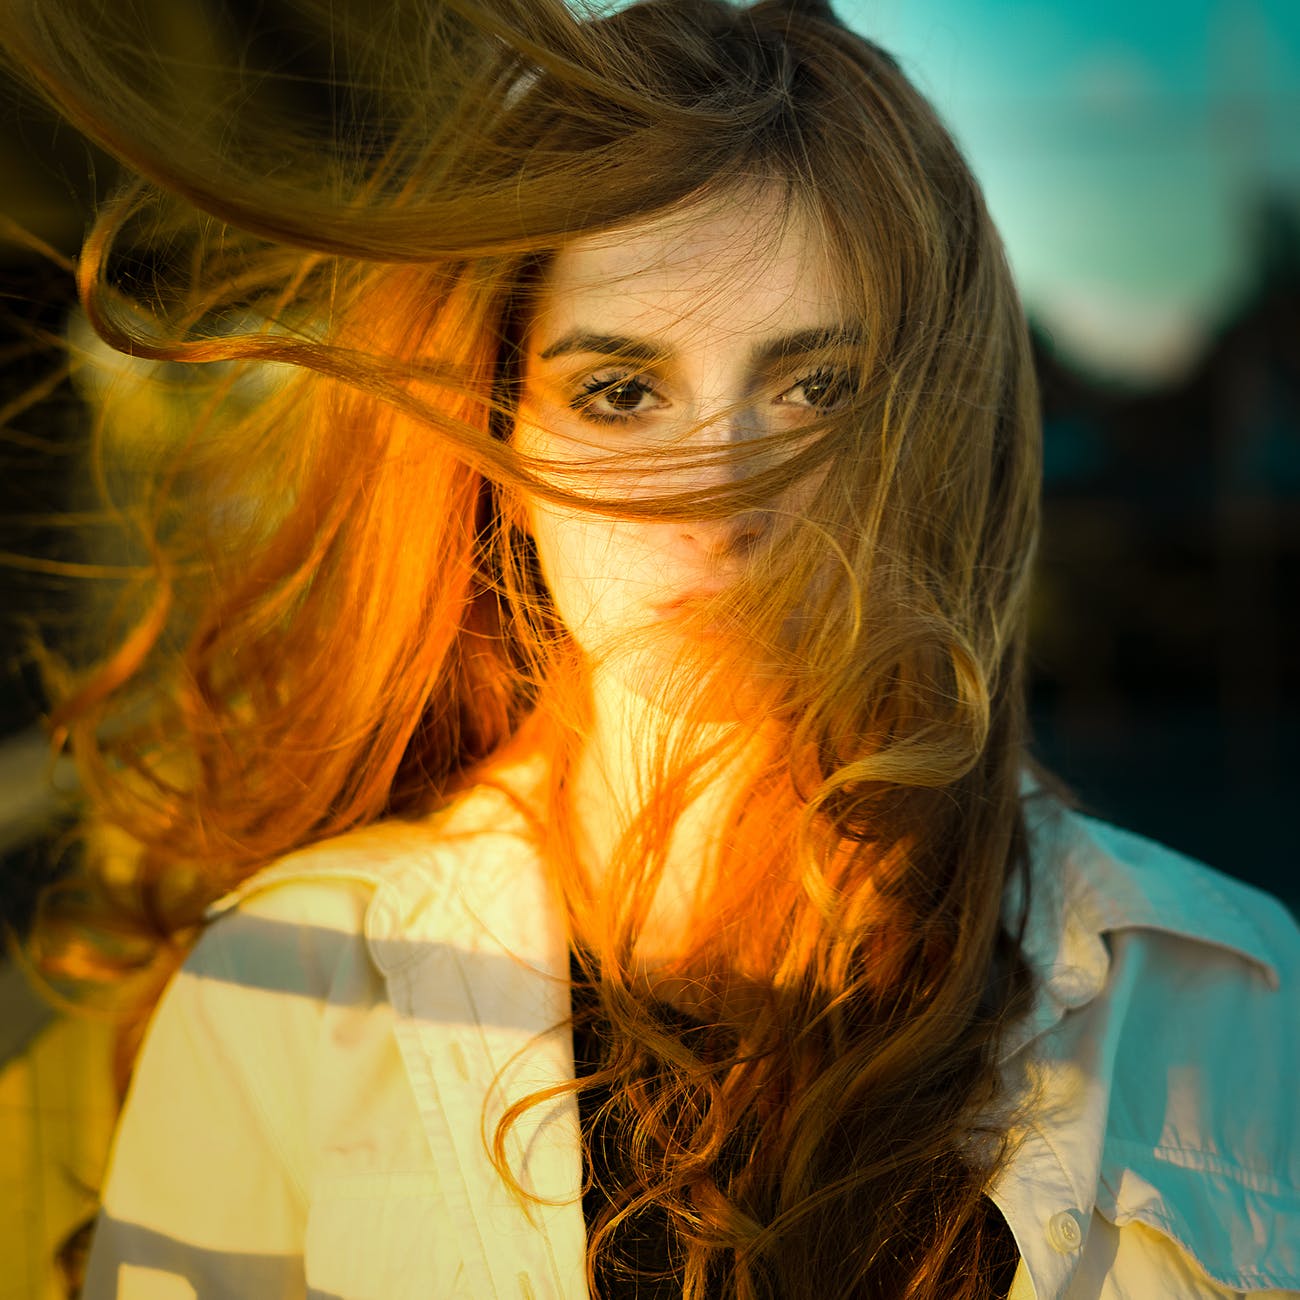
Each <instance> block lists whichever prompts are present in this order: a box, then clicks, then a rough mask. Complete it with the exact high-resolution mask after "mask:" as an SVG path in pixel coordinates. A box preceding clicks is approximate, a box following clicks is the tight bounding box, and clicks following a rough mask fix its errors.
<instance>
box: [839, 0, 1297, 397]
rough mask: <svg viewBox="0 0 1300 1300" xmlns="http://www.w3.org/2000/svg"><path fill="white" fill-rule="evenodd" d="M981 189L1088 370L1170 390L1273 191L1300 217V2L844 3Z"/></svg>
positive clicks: (1034, 292) (1232, 289) (1016, 261)
mask: <svg viewBox="0 0 1300 1300" xmlns="http://www.w3.org/2000/svg"><path fill="white" fill-rule="evenodd" d="M836 10H837V12H838V13H839V14H840V16H841V17H842V18H843V19H844V20H845V21H847V22H849V23H850V24H851V25H853V26H854V27H856V28H857V29H858V30H860V31H862V32H863V33H864V34H866V35H868V36H870V37H872V38H873V39H875V40H877V41H879V42H880V43H881V44H882V45H884V46H885V47H886V48H887V49H889V50H890V51H891V52H892V53H894V54H895V55H896V56H897V57H898V58H899V59H900V61H901V62H902V64H903V66H904V67H905V69H906V70H907V71H908V73H909V74H910V75H911V76H912V78H913V80H914V81H916V83H917V84H918V85H919V87H920V88H921V89H922V91H924V92H925V93H926V95H927V96H928V97H929V98H930V100H931V101H932V102H933V103H934V104H935V105H936V107H937V108H938V109H939V111H940V112H941V113H942V114H943V116H944V117H945V119H946V120H947V122H948V123H949V125H950V126H951V127H952V129H953V131H954V133H955V134H956V136H957V138H958V140H959V141H960V143H961V144H962V146H963V147H964V149H965V150H966V153H967V156H968V157H969V158H970V160H971V162H972V164H973V166H974V168H975V171H976V173H977V174H978V176H979V177H980V179H981V181H982V182H983V184H984V188H985V193H986V194H987V196H988V200H989V204H990V207H991V208H992V210H993V213H994V216H995V218H996V219H997V221H998V224H999V226H1000V228H1001V229H1002V232H1003V236H1004V238H1005V240H1006V242H1007V247H1008V250H1009V253H1010V256H1011V261H1012V264H1013V266H1014V267H1015V270H1016V274H1017V277H1018V279H1019V281H1020V285H1021V291H1022V293H1023V295H1024V297H1025V300H1026V302H1027V304H1028V305H1029V307H1030V309H1031V310H1032V311H1033V312H1034V313H1035V314H1036V315H1038V316H1039V317H1040V318H1042V319H1043V320H1044V322H1045V323H1046V324H1047V325H1048V326H1049V327H1050V328H1051V329H1052V331H1053V333H1054V334H1055V335H1056V336H1057V338H1058V339H1059V341H1060V342H1061V343H1062V344H1063V345H1064V346H1065V347H1066V348H1067V349H1068V350H1070V351H1072V352H1074V353H1075V354H1076V355H1077V356H1078V357H1079V359H1080V360H1082V361H1084V362H1085V363H1086V364H1088V365H1090V366H1091V367H1093V368H1094V369H1096V370H1099V371H1102V372H1107V373H1110V374H1113V375H1119V376H1127V377H1133V378H1143V377H1147V376H1161V375H1174V374H1177V372H1178V371H1179V370H1180V369H1181V368H1182V367H1183V366H1185V365H1186V364H1187V363H1188V361H1189V360H1191V359H1192V358H1193V357H1194V355H1195V352H1196V349H1197V347H1198V345H1199V342H1200V341H1201V339H1202V338H1203V337H1204V335H1205V333H1206V332H1207V331H1208V330H1210V329H1212V328H1213V325H1214V322H1215V321H1216V320H1218V319H1220V318H1222V316H1223V315H1224V314H1225V313H1226V312H1228V311H1229V310H1230V309H1231V304H1232V301H1233V299H1234V296H1235V295H1237V294H1238V293H1240V291H1241V286H1242V284H1243V281H1244V279H1245V276H1246V274H1247V270H1248V267H1249V238H1248V223H1249V218H1250V212H1251V206H1252V203H1253V201H1254V200H1255V198H1256V197H1257V196H1258V195H1259V194H1260V193H1261V192H1262V191H1263V190H1265V189H1266V188H1271V189H1273V190H1282V191H1284V192H1287V193H1290V194H1291V195H1293V196H1295V198H1296V199H1297V201H1300V0H1164V2H1163V3H1162V2H1160V0H1128V2H1127V3H1125V2H1124V0H1089V3H1087V4H1084V3H1079V2H1078V0H1056V2H1055V3H1051V4H1048V3H1044V2H1043V0H1039V2H1038V3H1014V2H1011V0H837V4H836Z"/></svg>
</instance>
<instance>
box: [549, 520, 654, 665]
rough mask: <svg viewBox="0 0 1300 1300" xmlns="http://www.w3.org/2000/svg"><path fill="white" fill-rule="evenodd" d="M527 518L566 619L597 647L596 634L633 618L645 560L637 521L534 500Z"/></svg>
mask: <svg viewBox="0 0 1300 1300" xmlns="http://www.w3.org/2000/svg"><path fill="white" fill-rule="evenodd" d="M527 519H528V527H529V530H530V531H531V533H532V536H533V540H534V542H535V543H536V546H537V558H538V561H539V562H540V564H541V569H542V577H543V578H544V579H545V581H546V586H547V589H548V590H549V591H550V593H551V598H552V600H553V601H554V602H555V609H556V612H557V613H558V614H559V616H560V620H561V622H563V623H564V625H565V627H566V628H568V630H569V632H570V633H571V634H572V635H573V636H574V637H575V638H576V639H577V640H578V642H579V644H582V645H583V646H584V648H587V649H594V648H595V647H594V646H593V645H588V644H587V642H588V641H589V640H590V639H591V638H593V637H595V638H599V636H600V633H601V632H602V631H612V630H614V629H616V628H617V627H619V626H623V625H625V624H626V622H627V619H628V609H629V606H630V604H631V602H632V598H633V596H634V591H635V587H636V585H637V579H638V577H639V576H640V575H641V573H642V571H643V569H644V564H645V548H644V547H643V546H642V545H641V544H640V540H639V538H638V536H637V533H636V526H635V525H633V524H628V523H624V522H622V521H619V520H612V519H605V518H603V517H601V516H599V515H588V514H583V513H581V512H578V511H573V510H565V509H563V508H560V507H556V506H551V505H549V504H533V505H531V506H530V507H529V508H528V511H527Z"/></svg>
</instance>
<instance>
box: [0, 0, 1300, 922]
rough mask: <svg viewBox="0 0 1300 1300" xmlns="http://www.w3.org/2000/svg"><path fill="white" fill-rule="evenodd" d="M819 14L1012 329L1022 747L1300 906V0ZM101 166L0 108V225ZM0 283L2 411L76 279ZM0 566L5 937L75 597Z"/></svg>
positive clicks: (110, 173) (1140, 823)
mask: <svg viewBox="0 0 1300 1300" xmlns="http://www.w3.org/2000/svg"><path fill="white" fill-rule="evenodd" d="M157 8H158V13H159V15H160V17H159V25H158V27H157V28H156V34H157V35H156V39H161V40H164V41H166V42H168V43H169V44H170V45H171V46H172V47H174V48H175V49H177V50H184V49H185V48H186V42H187V40H191V39H197V29H195V28H194V27H193V22H194V19H195V17H196V15H197V13H198V10H197V9H196V8H194V7H192V6H189V5H186V4H177V5H170V4H165V5H159V6H157ZM218 8H219V9H220V10H221V11H222V12H223V13H224V14H226V16H227V18H228V19H229V20H230V22H231V26H232V29H233V30H238V31H253V32H254V41H255V43H256V47H257V48H256V55H257V58H258V59H260V60H261V61H262V62H263V64H264V65H265V66H268V67H272V68H274V69H275V70H276V71H277V72H278V73H283V74H284V77H285V80H286V81H287V82H291V81H293V80H294V79H295V78H296V77H298V76H299V75H300V74H301V75H302V76H304V77H306V78H308V79H310V78H312V77H313V76H320V75H322V74H323V73H325V72H326V71H327V69H326V68H325V67H324V66H321V67H317V66H316V63H317V62H319V61H320V60H321V58H322V51H323V45H322V42H320V41H319V40H317V41H315V42H313V41H311V40H309V39H306V38H303V37H302V36H301V35H295V29H294V28H293V27H292V22H293V21H294V20H293V19H292V18H290V17H288V15H289V14H290V13H291V12H292V8H293V7H292V6H291V5H287V4H279V5H277V4H253V3H251V0H226V3H225V4H224V5H221V6H218ZM837 9H838V12H839V13H840V14H841V16H842V17H843V18H844V19H846V20H847V21H848V22H849V23H850V24H852V25H853V26H855V27H857V28H858V29H859V30H861V31H862V32H864V33H865V34H867V35H869V36H871V37H872V38H873V39H876V40H877V41H879V42H880V43H881V44H882V45H884V46H885V47H886V48H887V49H890V50H891V51H893V52H894V53H895V54H896V55H897V56H898V57H899V59H900V61H901V62H902V63H903V65H904V67H905V68H906V70H907V71H908V72H909V74H910V75H911V76H912V77H913V79H914V80H915V81H916V82H917V84H918V85H919V86H920V88H921V89H922V91H923V92H924V93H925V94H927V95H928V96H929V97H930V99H931V100H932V101H933V102H934V103H935V104H936V106H937V107H938V109H939V110H940V112H941V113H942V114H943V116H944V117H945V118H946V120H947V121H948V123H949V124H950V126H951V127H952V129H953V131H954V133H955V134H956V136H957V137H958V140H959V141H960V143H961V144H962V146H963V147H964V149H965V150H966V152H967V154H968V156H969V157H970V159H971V161H972V163H973V165H974V167H975V170H976V172H977V174H978V175H979V176H980V178H981V180H982V182H983V184H984V186H985V190H986V193H987V196H988V200H989V204H990V206H991V208H992V210H993V213H994V216H995V218H996V219H997V221H998V223H999V226H1000V228H1001V230H1002V231H1003V233H1004V236H1005V239H1006V243H1007V247H1008V253H1009V256H1010V259H1011V262H1012V264H1013V267H1014V269H1015V272H1016V275H1017V279H1018V281H1019V283H1020V286H1021V290H1022V293H1023V296H1024V300H1025V304H1026V307H1027V309H1028V312H1029V315H1030V318H1031V320H1032V322H1033V327H1034V333H1035V339H1036V344H1037V350H1038V356H1039V361H1040V370H1041V374H1042V379H1043V401H1044V414H1045V423H1046V467H1047V474H1046V531H1045V536H1044V540H1043V547H1042V554H1041V561H1040V571H1039V583H1038V592H1037V600H1036V607H1035V612H1034V697H1033V705H1034V718H1035V727H1036V737H1037V749H1038V753H1039V755H1040V757H1041V758H1042V759H1043V760H1044V761H1046V762H1047V763H1048V764H1049V766H1051V767H1053V768H1054V769H1055V770H1056V771H1057V772H1058V773H1059V774H1060V775H1062V776H1063V777H1064V778H1065V779H1066V781H1067V782H1069V783H1071V784H1072V785H1073V786H1074V787H1075V789H1076V791H1077V792H1078V793H1079V795H1080V796H1081V797H1082V798H1083V800H1084V801H1085V804H1086V805H1087V806H1088V807H1090V808H1091V809H1092V810H1094V811H1096V812H1097V813H1099V814H1101V815H1103V816H1106V817H1109V818H1112V819H1114V820H1118V821H1121V822H1123V823H1125V824H1127V825H1129V826H1131V827H1133V828H1134V829H1137V830H1140V831H1142V832H1145V833H1147V834H1149V835H1152V836H1154V837H1156V838H1159V839H1161V840H1164V841H1165V842H1167V843H1169V844H1171V845H1173V846H1174V847H1176V848H1178V849H1181V850H1183V851H1185V852H1187V853H1190V854H1192V855H1194V856H1197V857H1200V858H1203V859H1205V860H1207V861H1209V862H1211V863H1213V864H1214V865H1217V866H1219V867H1220V868H1222V869H1223V870H1226V871H1228V872H1231V873H1233V874H1235V875H1238V876H1241V877H1243V878H1245V879H1248V880H1252V881H1255V882H1257V883H1259V884H1261V885H1263V886H1265V887H1266V888H1269V889H1271V890H1273V891H1274V892H1276V893H1278V894H1280V895H1281V896H1283V898H1285V899H1286V900H1287V901H1288V902H1289V904H1290V905H1291V906H1292V907H1293V908H1300V871H1297V870H1296V866H1297V854H1296V851H1295V849H1294V848H1293V847H1292V839H1293V836H1292V827H1291V824H1290V819H1291V815H1292V805H1293V804H1294V803H1295V800H1294V799H1293V798H1292V797H1291V790H1292V786H1293V785H1294V783H1295V780H1296V777H1297V775H1300V762H1298V760H1297V751H1298V750H1300V700H1298V699H1297V696H1296V693H1295V691H1294V689H1293V684H1294V682H1295V680H1296V669H1297V667H1298V666H1300V650H1298V649H1297V646H1298V645H1300V637H1297V622H1298V621H1300V615H1298V614H1297V597H1300V581H1298V578H1300V573H1298V569H1300V129H1297V127H1298V126H1300V5H1297V4H1296V3H1295V0H1180V3H1179V4H1178V5H1176V6H1170V5H1165V4H1163V3H1158V2H1157V0H1139V2H1137V3H1134V0H1089V3H1087V4H1086V5H1085V4H1083V3H1081V2H1076V0H1054V2H1053V3H1050V4H1048V3H1043V2H1042V0H1038V2H1036V3H1010V2H1007V0H838V4H837ZM196 66H197V63H196ZM299 107H300V108H301V105H299ZM118 179H119V177H118V174H117V171H116V168H115V166H114V164H113V163H111V162H110V161H109V160H108V159H106V158H104V157H103V156H102V155H99V154H97V153H96V152H94V151H93V150H91V149H89V148H88V147H87V146H86V145H84V144H83V143H81V142H80V141H78V140H77V138H76V137H75V135H74V133H72V132H71V131H69V130H68V129H66V128H63V127H61V126H59V125H57V124H56V123H55V122H54V121H53V120H52V119H51V118H49V117H47V116H44V115H42V114H41V113H40V112H39V111H37V110H35V109H33V108H32V106H31V105H30V104H27V103H25V102H23V101H21V100H19V99H17V98H15V97H13V96H5V97H3V98H0V214H4V215H7V216H9V217H12V218H13V219H14V220H16V221H17V222H20V223H21V224H22V225H23V226H24V227H25V228H26V229H27V230H29V231H31V232H34V233H36V234H38V235H39V236H40V237H42V238H43V239H45V240H47V241H49V243H50V244H51V245H53V246H54V247H55V248H56V249H58V250H60V251H61V252H64V253H67V254H72V253H73V252H74V251H75V249H76V247H77V245H78V243H79V240H80V238H81V236H82V234H83V233H84V229H85V224H86V220H87V213H88V212H89V211H90V209H91V207H92V206H93V203H94V201H95V198H96V197H97V196H99V195H102V194H104V193H105V192H106V191H108V190H109V189H111V188H112V186H113V185H114V184H115V183H116V182H117V181H118ZM0 276H2V287H3V298H2V299H0V349H2V351H0V362H2V368H0V405H2V404H3V403H4V402H6V401H8V400H11V399H12V398H14V397H15V395H17V394H18V393H20V392H22V391H23V390H24V389H25V388H27V387H29V386H30V385H31V384H32V383H33V382H34V381H40V380H41V379H42V377H43V376H46V375H47V374H48V367H49V364H50V362H49V359H48V357H46V358H45V359H38V358H37V357H36V356H35V354H34V353H33V352H32V349H31V344H30V337H29V336H30V330H31V326H32V325H33V324H35V325H36V326H37V327H38V328H41V329H48V330H50V331H56V332H57V331H60V330H63V329H64V328H65V327H66V323H67V318H68V312H69V309H70V306H71V284H70V280H69V277H67V276H66V275H63V274H61V273H60V272H58V271H57V270H56V269H55V268H53V267H52V266H51V264H50V263H49V261H48V260H45V259H43V258H41V257H38V256H36V255H34V254H33V253H31V252H29V251H25V250H24V249H22V248H21V247H20V246H19V245H17V244H14V243H12V242H8V241H5V240H0ZM106 364H110V363H107V362H106ZM83 389H84V385H83ZM79 421H84V415H82V414H80V413H79V412H78V409H77V407H76V406H75V405H74V404H73V402H72V401H68V402H64V403H63V404H61V405H58V406H55V407H53V408H51V413H50V415H49V417H48V420H47V423H46V425H45V426H43V427H40V428H39V433H40V435H41V436H42V437H45V438H48V439H50V440H51V441H52V443H53V446H54V449H55V454H54V455H53V456H51V455H50V453H49V449H48V448H45V447H41V446H38V445H34V444H30V445H29V443H27V442H24V441H23V440H22V439H17V440H15V439H14V438H13V437H12V436H11V437H8V438H7V439H6V441H5V442H4V443H3V445H0V454H2V455H3V464H4V470H3V473H2V474H0V510H2V511H3V515H4V519H5V522H6V524H7V525H16V526H15V527H7V528H6V540H5V541H4V542H3V547H2V549H5V550H7V551H12V550H14V549H27V550H28V551H35V552H36V553H38V554H42V553H43V554H62V555H64V556H66V555H67V554H68V546H69V543H68V541H67V539H66V538H64V537H63V536H61V534H60V533H59V532H58V530H51V529H42V528H40V527H38V526H36V524H35V522H34V521H33V522H31V523H30V524H29V523H27V522H25V521H32V517H33V516H36V515H38V514H39V513H40V512H42V511H47V510H58V509H66V508H68V507H69V506H76V505H78V504H82V503H85V504H89V503H90V497H89V494H88V484H86V483H85V482H83V481H82V479H83V478H84V476H83V475H80V474H79V472H78V470H77V468H76V467H75V465H73V464H72V463H71V462H70V461H69V459H68V457H67V455H66V454H61V448H62V446H63V445H64V434H65V433H66V431H67V430H68V428H70V427H72V426H74V425H75V424H77V423H78V422H79ZM20 427H22V428H24V429H27V430H31V428H32V424H31V421H30V418H29V419H27V420H26V421H25V422H22V423H21V425H20ZM0 584H3V586H2V587H0V592H2V594H3V597H4V602H3V606H0V609H2V611H3V616H4V617H3V620H2V621H0V635H3V637H4V638H5V639H4V653H3V655H0V737H3V738H4V740H3V743H0V854H3V872H2V874H0V879H3V881H4V882H5V883H4V888H3V900H4V902H3V908H4V912H5V914H6V915H8V916H9V917H10V918H12V919H17V920H18V921H19V922H20V923H21V920H22V918H23V917H24V915H25V912H26V908H27V906H28V904H29V899H30V892H31V888H32V887H33V886H34V885H35V884H36V883H37V882H38V881H39V880H40V879H41V878H42V875H43V873H45V872H46V871H47V870H48V867H47V865H46V863H45V861H44V860H43V858H42V856H41V855H42V852H43V849H42V845H43V843H44V840H43V837H42V833H41V832H42V827H43V826H44V824H45V822H46V820H47V818H48V815H49V809H50V807H51V806H52V805H51V802H50V800H48V799H47V798H45V797H44V796H43V795H42V794H41V793H40V791H39V786H40V778H41V757H40V755H41V741H40V738H39V735H38V734H37V733H36V732H35V731H34V730H33V724H34V723H35V721H36V719H37V717H38V715H39V714H40V712H41V709H42V707H43V701H42V700H41V697H40V692H39V689H38V687H37V684H36V678H35V674H34V673H33V671H32V669H31V665H30V663H28V662H27V661H26V659H25V656H24V654H23V652H22V650H21V648H20V646H19V644H18V641H17V639H16V632H17V627H18V624H17V621H16V620H17V618H18V617H20V616H21V614H22V613H23V612H24V610H25V609H27V608H30V607H31V606H32V605H33V604H34V603H37V604H41V605H42V607H44V608H46V609H49V608H52V607H54V608H57V605H58V601H59V600H60V599H61V597H62V596H65V595H66V596H68V598H69V600H70V601H71V600H72V599H73V598H72V597H71V596H70V594H69V593H71V592H72V591H73V590H74V587H73V586H72V585H71V584H68V583H66V582H63V583H62V584H61V582H60V580H59V579H56V578H52V577H50V576H49V575H46V574H41V573H40V572H39V565H36V566H34V567H33V566H29V567H28V570H27V571H24V570H22V569H13V568H10V567H6V566H0ZM70 607H71V605H69V608H70Z"/></svg>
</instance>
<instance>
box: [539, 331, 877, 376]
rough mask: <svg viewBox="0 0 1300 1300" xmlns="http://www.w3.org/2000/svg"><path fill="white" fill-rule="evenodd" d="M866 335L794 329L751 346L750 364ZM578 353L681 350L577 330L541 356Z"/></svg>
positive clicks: (757, 366)
mask: <svg viewBox="0 0 1300 1300" xmlns="http://www.w3.org/2000/svg"><path fill="white" fill-rule="evenodd" d="M863 339H864V335H863V333H862V331H861V330H860V329H857V328H856V327H854V326H851V325H821V326H815V327H813V328H810V329H802V330H792V331H791V332H790V333H788V334H780V335H777V336H776V337H775V338H771V339H765V340H763V341H761V342H759V343H756V344H755V345H754V346H753V348H751V349H750V354H749V364H750V368H751V369H753V370H763V369H766V368H768V367H770V366H773V365H776V364H779V363H780V362H782V361H787V360H789V359H790V358H791V357H797V356H801V355H804V354H805V353H809V352H825V351H828V350H830V349H831V348H842V347H860V346H861V344H862V342H863ZM578 352H595V353H598V354H599V355H601V356H608V357H620V358H622V359H624V360H626V361H637V362H640V363H642V364H643V365H650V364H652V363H653V362H656V361H671V360H673V358H674V357H675V356H676V355H677V350H676V349H675V348H671V347H664V346H662V345H661V344H658V343H655V342H654V341H653V340H652V339H645V338H632V337H631V336H629V335H626V334H599V333H596V332H594V331H592V330H585V329H576V330H571V331H570V332H569V333H568V334H565V335H562V336H561V337H560V338H558V339H556V341H555V342H554V343H552V344H551V345H550V346H549V347H546V348H543V349H542V351H541V352H539V353H538V354H537V355H538V356H539V357H540V358H541V360H543V361H550V360H551V359H552V358H553V357H562V356H569V355H572V354H573V353H578Z"/></svg>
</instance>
